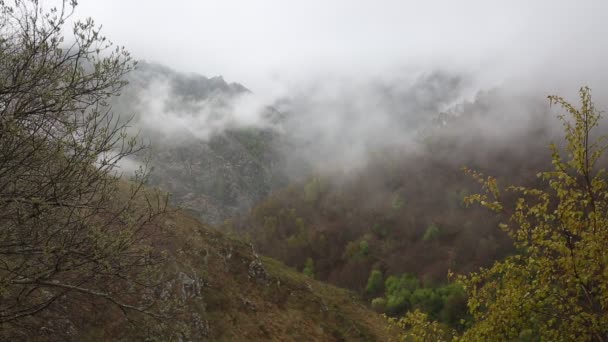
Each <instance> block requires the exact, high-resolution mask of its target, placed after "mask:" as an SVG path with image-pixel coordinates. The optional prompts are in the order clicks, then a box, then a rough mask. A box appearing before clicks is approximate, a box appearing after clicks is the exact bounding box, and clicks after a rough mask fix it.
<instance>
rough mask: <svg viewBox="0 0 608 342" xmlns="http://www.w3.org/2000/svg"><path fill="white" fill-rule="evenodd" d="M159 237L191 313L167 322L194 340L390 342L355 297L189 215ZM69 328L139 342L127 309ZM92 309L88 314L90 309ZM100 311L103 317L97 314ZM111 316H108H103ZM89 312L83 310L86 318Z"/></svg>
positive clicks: (173, 286)
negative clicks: (307, 275)
mask: <svg viewBox="0 0 608 342" xmlns="http://www.w3.org/2000/svg"><path fill="white" fill-rule="evenodd" d="M162 229H163V231H164V233H163V234H162V235H160V236H158V241H157V242H158V243H160V244H161V245H162V246H163V247H162V248H164V249H165V250H166V251H167V252H168V253H169V259H170V260H171V261H170V263H169V264H168V265H167V267H166V272H167V273H171V274H173V280H171V281H170V282H168V283H167V284H166V285H165V288H166V290H167V291H174V292H175V293H176V294H177V297H178V302H180V304H181V305H182V306H184V308H185V310H184V311H183V312H182V313H181V314H179V315H177V316H175V317H172V318H171V319H168V320H164V321H163V322H162V324H165V325H167V326H172V327H179V328H180V330H181V331H183V332H184V333H183V335H182V338H183V339H186V340H194V341H199V340H211V341H303V340H306V341H313V340H314V341H386V340H388V339H389V338H390V337H391V336H392V332H391V331H389V330H387V329H386V321H385V320H384V319H383V318H382V317H381V316H380V315H377V314H376V313H373V312H371V311H369V310H368V309H366V308H365V307H364V305H362V304H361V302H360V301H359V299H358V298H357V297H356V296H355V295H354V293H352V292H349V291H347V290H344V289H339V288H336V287H333V286H331V285H328V284H324V283H321V282H318V281H315V280H312V279H310V278H308V277H306V276H304V275H302V274H301V273H299V272H297V271H295V270H293V269H290V268H288V267H286V266H284V265H283V264H282V263H280V262H278V261H276V260H273V259H270V258H267V257H263V256H259V255H258V254H257V253H256V252H255V251H254V250H253V249H252V246H251V245H249V244H247V243H244V242H242V241H240V240H237V239H233V238H230V237H227V236H226V235H224V234H223V233H220V232H217V231H215V230H212V229H210V228H208V227H207V226H205V225H204V224H202V223H200V222H199V221H198V220H196V219H195V218H194V217H192V216H191V215H189V214H187V213H185V212H183V211H174V212H171V213H168V214H167V216H166V217H165V218H164V221H163V222H162ZM93 311H94V312H90V313H89V314H90V315H91V316H89V318H92V317H95V316H96V315H97V316H99V317H98V319H96V320H95V321H94V322H91V321H89V320H87V322H85V323H84V325H79V324H78V323H77V322H78V318H77V317H72V318H71V320H72V324H73V325H72V326H71V328H70V329H68V328H66V329H67V330H72V331H77V332H78V333H76V334H74V335H72V337H73V339H74V340H88V341H96V340H134V339H136V340H138V339H143V338H145V337H148V336H146V333H145V331H142V330H141V329H140V328H138V327H130V326H129V322H128V321H127V320H125V319H124V317H123V316H122V315H121V314H120V311H119V310H118V309H116V308H114V307H113V306H112V305H111V304H107V303H101V304H99V305H97V306H96V307H95V310H93ZM85 312H86V311H85ZM95 312H96V313H95ZM100 313H103V314H100ZM82 314H83V312H79V317H82Z"/></svg>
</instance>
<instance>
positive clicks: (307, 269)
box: [302, 258, 315, 278]
mask: <svg viewBox="0 0 608 342" xmlns="http://www.w3.org/2000/svg"><path fill="white" fill-rule="evenodd" d="M302 273H304V274H305V275H307V276H308V277H310V278H314V277H315V262H314V260H312V258H308V259H306V263H305V264H304V269H302Z"/></svg>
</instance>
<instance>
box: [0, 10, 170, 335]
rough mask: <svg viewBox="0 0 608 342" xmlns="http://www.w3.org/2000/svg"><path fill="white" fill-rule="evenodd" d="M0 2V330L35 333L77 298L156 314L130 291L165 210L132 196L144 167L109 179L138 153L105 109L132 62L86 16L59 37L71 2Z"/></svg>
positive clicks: (146, 282)
mask: <svg viewBox="0 0 608 342" xmlns="http://www.w3.org/2000/svg"><path fill="white" fill-rule="evenodd" d="M7 3H8V2H5V1H0V330H4V329H8V330H10V329H13V330H15V329H16V328H22V329H25V328H26V327H27V326H28V324H29V325H31V324H40V320H41V319H44V315H45V314H46V313H48V312H57V311H60V310H61V308H64V310H67V309H66V308H67V307H68V306H69V303H70V300H71V299H74V298H80V299H82V298H84V297H86V298H91V299H92V300H94V301H103V302H109V303H112V304H113V305H115V306H117V307H119V308H120V309H122V311H124V313H125V314H128V313H129V312H131V311H134V312H144V313H148V314H150V315H156V314H157V313H155V312H156V311H155V310H154V308H153V307H152V304H153V303H152V300H151V299H150V298H148V299H146V298H145V297H146V296H143V295H142V294H145V293H147V292H146V291H143V290H142V289H149V288H150V286H152V285H153V284H152V283H151V282H152V281H153V278H154V277H152V276H151V275H150V272H152V271H153V269H154V266H155V265H157V264H158V263H159V262H160V261H161V260H162V258H161V257H160V255H159V254H158V253H156V252H155V250H154V249H153V248H151V247H150V245H149V243H148V240H149V234H150V232H151V231H152V230H153V227H154V221H155V218H156V217H157V216H158V215H159V214H161V213H163V212H164V210H165V207H166V201H164V200H162V199H161V197H159V196H158V194H151V192H150V191H149V190H145V189H144V188H143V187H142V186H143V184H144V181H145V179H146V176H147V170H146V168H145V167H142V168H141V169H140V171H139V172H138V173H137V176H136V177H135V180H134V181H132V182H131V183H127V182H124V181H121V180H119V178H118V177H117V173H118V172H119V171H120V169H119V166H120V162H121V160H122V159H123V158H125V157H128V156H129V155H131V154H133V153H136V152H137V151H139V149H140V148H141V146H140V145H139V144H138V143H137V141H136V140H135V139H134V138H129V137H127V135H126V133H125V128H126V126H125V125H126V124H125V123H124V120H117V118H116V117H114V115H113V113H112V111H111V109H110V108H109V107H108V103H107V100H108V99H109V98H111V97H112V96H116V95H118V94H119V92H120V90H121V88H123V87H124V86H125V82H124V81H123V76H124V75H125V73H127V72H129V71H130V70H131V69H132V68H133V67H134V62H133V61H132V59H131V57H130V55H129V53H128V52H127V51H126V50H124V48H120V47H118V48H117V47H114V46H113V45H112V43H110V42H109V41H108V40H107V39H106V38H105V37H103V36H102V35H101V34H100V31H99V28H98V27H97V26H95V24H94V23H93V21H92V20H91V19H87V20H85V21H79V22H76V23H75V24H73V37H71V36H70V38H69V39H66V38H64V35H63V32H64V27H65V25H66V21H67V19H68V18H70V17H71V15H72V13H73V9H74V7H75V6H76V2H75V1H74V0H72V1H67V0H63V2H62V4H61V6H60V7H57V8H52V9H44V8H43V7H42V6H40V4H39V3H38V1H37V0H15V1H14V2H12V3H10V4H7ZM121 122H122V123H121ZM5 331H6V330H5ZM0 335H2V334H1V333H0Z"/></svg>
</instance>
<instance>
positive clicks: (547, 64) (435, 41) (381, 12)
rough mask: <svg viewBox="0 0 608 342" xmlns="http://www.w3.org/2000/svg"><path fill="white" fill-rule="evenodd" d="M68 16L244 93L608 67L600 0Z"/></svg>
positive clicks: (164, 9)
mask: <svg viewBox="0 0 608 342" xmlns="http://www.w3.org/2000/svg"><path fill="white" fill-rule="evenodd" d="M76 16H77V17H85V16H91V17H93V18H94V19H95V20H96V21H97V22H98V23H100V24H103V27H104V32H105V34H106V35H107V36H109V37H110V38H111V39H112V40H113V41H114V42H116V43H118V44H120V45H125V46H126V47H127V48H128V49H129V50H130V51H131V52H132V53H133V54H134V55H135V57H136V58H138V59H146V60H150V61H156V62H160V63H163V64H166V65H168V66H170V67H173V68H175V69H178V70H181V71H191V72H197V73H201V74H204V75H206V76H215V75H223V76H224V77H225V78H226V79H227V80H228V81H236V82H240V83H243V84H244V85H246V86H248V87H249V88H251V89H253V90H254V91H255V90H256V89H257V88H259V89H261V88H264V87H268V86H269V84H272V82H277V81H278V82H297V81H298V80H301V79H305V78H306V77H310V76H311V75H322V74H326V73H336V74H357V75H380V74H386V73H389V74H390V73H394V72H397V71H399V70H406V71H407V70H414V69H418V70H424V69H429V70H430V69H433V68H443V69H457V70H459V71H465V72H470V73H473V74H475V75H476V77H478V78H479V79H481V81H482V82H490V83H491V82H501V81H503V80H505V79H511V80H513V79H518V78H519V77H529V76H530V75H533V74H535V73H539V75H541V74H542V75H544V76H546V77H548V78H549V80H552V79H553V78H556V77H557V76H555V75H554V74H560V75H562V76H563V75H567V78H569V79H570V80H571V81H572V82H573V83H575V84H578V83H580V82H585V83H586V84H591V85H592V86H593V85H594V84H595V83H600V82H602V81H603V79H604V75H605V72H606V70H608V68H607V67H606V61H607V60H608V59H607V57H608V53H607V51H608V39H607V38H606V34H607V33H608V1H602V0H598V1H580V0H579V1H574V0H573V1H556V0H552V1H513V0H510V1H488V0H479V1H450V0H446V1H421V0H416V1H406V0H402V1H397V0H374V1H364V0H333V1H332V0H306V1H292V0H221V1H220V0H218V1H206V0H173V1H166V0H162V1H161V0H146V1H141V0H104V1H94V0H81V1H80V6H79V9H78V11H77V14H76ZM548 84H551V81H549V82H548Z"/></svg>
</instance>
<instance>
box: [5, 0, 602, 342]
mask: <svg viewBox="0 0 608 342" xmlns="http://www.w3.org/2000/svg"><path fill="white" fill-rule="evenodd" d="M61 5H62V6H59V7H58V8H52V9H51V8H46V7H44V6H42V5H41V4H40V3H39V2H38V1H33V0H18V1H15V2H14V3H11V4H8V3H4V2H0V75H2V77H0V339H1V340H7V341H59V340H68V341H72V340H73V341H83V340H85V341H107V340H117V341H131V340H144V341H157V340H158V341H198V340H227V341H239V340H242V341H250V340H260V341H266V340H281V341H284V340H288V341H301V340H319V341H352V340H357V341H386V340H400V341H495V340H496V341H501V340H505V341H571V340H582V341H607V340H608V315H607V314H606V308H607V307H608V294H607V293H606V291H607V284H608V279H607V277H608V268H607V266H606V262H608V254H607V252H606V248H605V246H606V242H608V230H607V229H606V227H607V223H608V222H607V220H608V216H607V214H606V213H607V210H608V182H607V179H606V173H605V170H604V165H605V164H606V161H607V159H606V156H605V155H604V152H605V150H606V147H607V146H608V145H606V141H605V135H604V133H605V132H606V128H605V127H606V126H605V124H604V123H603V122H602V117H601V113H602V111H601V108H600V107H599V106H600V105H599V102H598V108H596V107H595V106H596V105H595V102H594V100H593V99H592V92H591V89H589V88H587V87H582V88H580V90H579V93H578V97H577V96H573V97H569V98H567V99H566V98H562V97H560V96H556V95H551V96H549V97H548V98H545V97H544V95H542V96H541V95H539V94H537V93H535V92H529V91H527V90H522V91H520V90H514V89H512V88H509V87H508V86H498V87H495V88H492V89H490V90H480V91H477V92H476V95H475V96H473V97H472V98H468V99H467V98H466V97H463V96H461V92H462V89H463V87H464V86H465V84H466V80H465V79H464V78H462V77H460V76H458V75H454V74H451V73H448V72H445V71H434V72H430V73H423V74H420V75H415V76H413V77H412V78H411V79H410V81H409V82H404V83H407V84H394V83H391V82H392V81H386V80H382V81H374V82H370V83H369V84H365V85H363V86H361V85H352V86H351V87H347V88H346V89H345V90H340V91H334V92H329V93H331V94H330V95H331V96H327V94H321V95H319V94H316V95H315V94H313V93H314V92H313V91H310V90H309V89H304V90H301V91H300V92H297V93H295V94H291V95H290V96H282V97H280V98H278V99H274V101H272V102H269V103H266V102H260V101H258V100H257V98H256V97H255V95H254V92H252V91H250V90H249V89H247V88H246V87H245V86H243V85H241V84H238V83H228V82H226V81H225V80H224V79H223V78H222V77H212V78H207V77H204V76H201V75H198V74H193V73H192V74H188V73H183V72H178V71H174V70H172V69H171V68H169V67H166V66H163V65H160V64H155V63H148V62H137V61H135V60H134V59H133V57H132V56H131V54H130V53H129V52H128V51H127V50H126V49H124V48H121V47H118V48H116V47H115V46H114V45H113V44H112V43H110V42H109V41H108V39H107V38H105V37H104V36H103V35H102V33H101V31H100V28H99V26H97V25H96V24H95V23H94V22H93V21H92V20H91V19H87V20H84V21H74V24H73V25H74V26H73V31H72V34H67V35H66V30H65V29H66V25H67V24H66V23H67V22H70V21H71V20H73V18H72V15H73V12H74V9H75V7H76V5H77V4H76V3H75V2H68V1H63V2H62V3H61ZM328 82H329V81H328ZM329 88H331V86H330V85H325V87H323V86H321V87H320V88H319V89H321V90H323V91H321V92H324V91H325V90H327V89H329ZM334 90H335V89H334ZM315 91H316V92H317V93H318V92H319V90H318V89H317V90H315ZM359 94H365V95H366V96H367V97H368V98H366V99H363V96H360V97H358V95H359ZM571 95H574V94H571ZM345 99H346V100H345ZM370 99H371V100H370ZM374 110H376V111H374ZM370 111H373V112H370ZM327 112H330V113H332V114H333V115H334V116H333V117H332V120H327V121H324V120H323V119H322V118H324V117H326V116H327ZM121 113H126V114H125V115H121ZM243 113H245V114H247V115H244V114H243ZM254 114H255V115H254ZM378 131H380V133H378ZM372 133H374V134H372Z"/></svg>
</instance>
